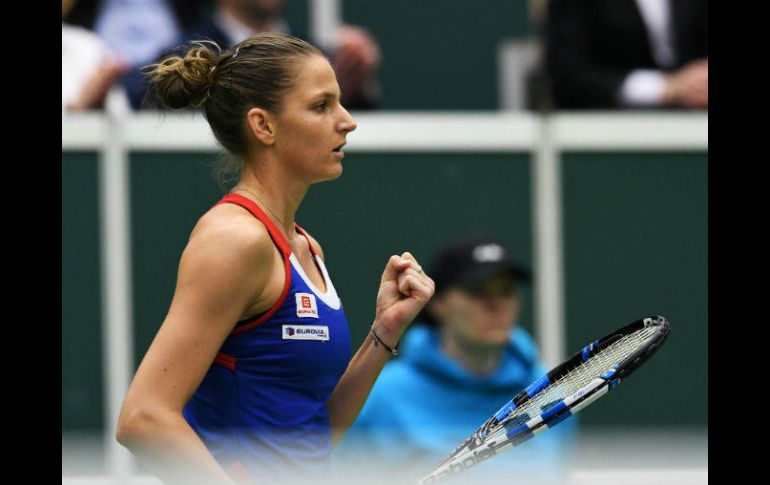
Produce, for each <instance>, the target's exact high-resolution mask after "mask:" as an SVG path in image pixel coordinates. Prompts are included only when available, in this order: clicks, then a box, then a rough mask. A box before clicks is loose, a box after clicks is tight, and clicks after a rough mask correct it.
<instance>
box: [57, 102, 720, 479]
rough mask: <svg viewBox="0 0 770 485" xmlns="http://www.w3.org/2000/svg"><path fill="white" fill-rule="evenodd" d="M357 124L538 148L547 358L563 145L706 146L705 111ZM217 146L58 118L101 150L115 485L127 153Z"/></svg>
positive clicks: (150, 125) (536, 227)
mask: <svg viewBox="0 0 770 485" xmlns="http://www.w3.org/2000/svg"><path fill="white" fill-rule="evenodd" d="M353 116H354V118H355V119H356V122H357V123H358V129H357V130H356V131H355V132H354V133H352V134H350V135H349V136H348V144H347V146H346V148H345V150H346V152H348V153H356V152H402V153H403V152H434V153H435V152H455V153H456V152H490V151H491V152H511V153H521V152H527V153H530V154H531V155H532V157H531V160H532V162H531V163H532V168H531V174H532V178H533V179H532V184H531V185H532V197H533V204H532V207H533V214H532V223H533V234H534V243H533V248H534V257H535V261H534V270H535V274H537V275H538V278H537V279H536V288H535V292H534V294H535V311H534V316H535V336H536V338H537V341H538V344H539V345H540V348H541V350H542V355H543V359H544V360H545V362H546V364H547V365H549V366H550V365H555V364H557V363H558V362H560V361H561V360H563V358H564V357H565V355H564V348H565V345H564V343H565V329H564V324H565V321H564V298H563V292H564V286H563V285H564V284H563V257H562V251H563V243H562V235H561V228H562V220H561V171H560V168H561V164H560V162H559V156H560V153H561V152H563V151H570V152H576V151H606V150H617V151H629V152H633V151H645V152H649V151H659V150H665V151H697V152H704V151H708V114H707V113H630V114H624V113H608V112H590V113H570V114H554V115H550V116H543V115H536V114H531V113H526V112H519V113H517V112H485V113H468V112H456V113H455V112H442V113H435V112H431V113H428V112H396V113H353ZM218 149H219V148H218V146H217V143H216V140H215V139H214V136H213V135H212V133H211V130H210V128H209V126H208V124H207V123H206V121H205V120H204V119H203V118H202V117H201V116H200V115H197V114H192V113H190V114H182V115H167V114H164V115H161V114H158V113H142V114H137V115H134V116H131V117H127V118H123V119H111V118H107V117H105V116H102V115H93V114H90V115H71V116H65V117H63V118H62V151H84V150H85V151H97V152H99V153H100V164H99V167H100V179H99V180H100V184H101V187H100V192H99V193H100V199H101V200H100V207H102V211H101V231H100V234H101V237H102V241H101V248H102V265H101V266H102V271H103V275H102V281H103V282H104V283H103V288H102V299H103V304H104V308H105V312H104V314H105V317H104V321H103V335H104V337H103V338H104V344H105V350H106V351H105V352H103V355H104V359H105V362H104V364H105V365H104V369H105V374H104V378H105V389H106V390H107V396H106V399H105V402H106V406H107V409H106V413H105V415H106V416H107V417H108V419H109V420H110V422H109V423H107V426H105V432H106V433H107V443H110V445H109V447H108V448H109V451H108V456H109V457H110V458H109V462H108V467H109V468H108V469H109V470H112V473H113V474H114V478H115V479H117V481H118V483H122V482H123V481H125V479H126V477H127V474H129V470H130V456H129V455H128V454H127V452H126V451H125V450H124V449H123V448H122V447H120V446H119V445H118V444H117V442H116V441H115V439H114V438H113V436H114V426H115V422H116V420H117V413H118V411H119V406H120V403H121V400H122V398H123V396H124V395H125V392H126V390H127V388H128V383H129V381H130V374H131V368H132V367H131V362H130V356H131V355H133V350H132V348H131V342H132V338H131V335H132V329H133V321H132V317H131V305H130V302H131V272H130V270H131V261H130V254H131V247H130V232H129V227H130V224H129V221H130V214H129V207H130V204H129V199H128V198H129V196H130V195H129V194H130V190H129V187H128V182H129V180H128V177H127V175H126V174H127V173H128V160H129V157H128V156H127V155H128V153H129V152H131V151H143V150H152V151H168V152H180V151H182V152H186V151H192V152H199V151H215V150H218Z"/></svg>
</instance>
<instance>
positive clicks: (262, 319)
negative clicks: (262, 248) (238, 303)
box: [230, 254, 291, 335]
mask: <svg viewBox="0 0 770 485" xmlns="http://www.w3.org/2000/svg"><path fill="white" fill-rule="evenodd" d="M283 267H284V270H285V274H286V280H285V283H284V285H283V292H282V293H281V296H280V297H279V298H278V301H276V302H275V303H274V304H273V306H271V307H270V310H268V312H267V313H265V314H264V315H262V316H261V317H259V318H258V319H256V320H254V321H253V322H251V323H247V324H246V325H242V326H240V327H236V328H234V329H233V331H232V332H230V335H235V334H238V333H241V332H245V331H246V330H250V329H252V328H254V327H256V326H257V325H261V324H263V323H265V322H266V321H268V320H269V319H270V317H272V316H273V315H275V312H277V311H278V309H279V308H281V305H283V302H284V301H285V300H286V297H287V296H288V295H289V288H290V287H291V262H290V261H289V255H288V254H284V255H283Z"/></svg>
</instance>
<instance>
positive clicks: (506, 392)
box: [335, 234, 576, 483]
mask: <svg viewBox="0 0 770 485" xmlns="http://www.w3.org/2000/svg"><path fill="white" fill-rule="evenodd" d="M428 274H430V275H431V277H432V278H433V280H434V281H435V283H436V292H435V294H434V297H433V298H432V299H431V301H430V302H429V303H428V306H427V307H426V309H425V310H424V311H423V313H422V314H421V315H419V316H418V317H417V318H416V319H415V324H414V325H413V328H411V329H410V330H409V331H408V332H407V334H406V335H405V336H404V338H403V339H402V340H403V341H402V342H401V344H400V346H399V352H400V353H399V357H397V358H396V359H395V360H393V361H391V362H390V363H388V364H387V365H386V366H385V368H384V369H383V371H382V373H381V374H380V378H379V379H378V380H377V382H376V383H375V385H374V388H373V389H372V391H371V393H370V395H369V398H368V400H367V401H366V404H365V405H364V407H363V409H362V411H361V413H360V415H359V417H358V419H357V420H356V421H355V423H354V424H353V426H352V427H351V429H350V431H349V432H348V435H347V436H346V437H345V439H344V440H343V441H342V443H341V444H340V446H339V447H338V448H337V450H336V451H335V468H336V469H337V472H338V473H340V474H341V475H343V476H347V474H348V473H350V477H354V476H356V473H357V472H358V471H360V470H359V468H360V467H361V466H364V467H367V469H370V470H393V471H394V473H395V474H397V476H395V477H394V479H395V480H396V483H402V482H403V483H408V482H411V483H414V482H416V481H417V480H419V479H420V478H422V476H424V475H425V474H427V473H429V472H430V471H431V470H432V469H433V467H434V466H435V465H436V464H438V463H439V462H440V461H441V460H442V459H443V458H445V457H446V455H448V454H449V453H450V452H451V451H452V450H453V449H454V448H455V446H457V445H458V444H459V443H460V442H461V441H463V440H465V439H466V438H468V436H470V435H471V433H473V432H474V431H476V429H477V428H478V427H479V426H481V425H482V424H483V423H484V422H485V421H486V420H487V419H488V418H489V417H490V416H491V415H492V414H493V413H495V412H496V411H498V409H500V408H501V407H502V406H503V405H504V404H506V403H507V402H508V401H509V400H510V399H511V398H513V396H514V395H515V394H517V393H518V392H519V391H521V390H522V389H524V388H525V387H527V386H528V385H529V384H531V383H532V382H534V381H535V380H537V379H538V378H540V377H541V376H543V375H545V374H546V373H547V372H548V370H549V369H548V368H546V367H545V366H544V365H543V363H542V362H541V361H540V359H539V357H538V351H537V346H536V344H535V342H534V340H533V338H532V336H531V335H530V334H529V332H527V331H526V330H525V329H524V328H522V327H521V326H519V314H520V311H521V305H522V302H521V299H520V292H519V286H520V284H521V283H523V282H526V281H528V280H529V279H530V273H529V271H528V270H527V269H525V268H523V267H521V266H519V265H518V264H516V263H515V262H514V261H513V260H512V259H511V256H510V254H509V252H508V250H507V248H506V246H505V244H504V243H503V242H501V241H499V240H497V239H496V238H491V237H486V236H483V235H475V234H467V235H464V236H462V237H460V238H458V239H456V240H454V241H450V242H449V243H448V244H446V245H445V246H444V247H443V248H442V249H441V250H440V251H439V252H438V254H437V255H436V257H435V258H434V259H433V262H432V264H431V267H430V269H429V271H428ZM575 430H576V420H575V418H571V419H569V420H566V421H564V422H562V423H560V424H559V425H558V426H556V427H554V428H553V429H551V430H548V431H547V432H545V433H543V434H542V435H539V436H538V437H537V438H535V439H533V440H530V441H528V442H526V443H524V444H522V445H520V446H517V447H516V448H514V449H513V450H510V451H508V452H505V454H504V455H503V456H500V457H496V458H493V459H490V460H488V461H485V462H484V463H482V464H479V465H478V466H477V467H473V468H470V469H468V470H467V471H465V472H464V473H463V479H464V481H462V483H476V482H475V481H474V480H478V483H497V482H504V483H562V482H563V480H564V479H565V477H566V471H567V470H566V469H567V463H566V461H567V459H568V453H569V451H570V445H571V444H572V441H573V439H574V435H575ZM380 462H381V463H380ZM378 465H382V466H381V467H378ZM388 476H389V477H390V475H388ZM399 479H401V481H399ZM526 480H536V481H535V482H530V481H526Z"/></svg>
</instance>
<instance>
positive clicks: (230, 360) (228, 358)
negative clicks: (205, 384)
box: [214, 352, 236, 371]
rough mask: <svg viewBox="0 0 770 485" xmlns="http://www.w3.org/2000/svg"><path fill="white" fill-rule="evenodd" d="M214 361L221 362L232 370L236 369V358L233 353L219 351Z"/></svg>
mask: <svg viewBox="0 0 770 485" xmlns="http://www.w3.org/2000/svg"><path fill="white" fill-rule="evenodd" d="M214 363H215V364H219V365H221V366H223V367H227V368H228V369H230V370H231V371H235V363H236V359H235V357H233V356H232V355H227V354H223V353H222V352H219V353H218V354H217V356H216V357H214Z"/></svg>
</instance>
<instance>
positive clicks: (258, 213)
mask: <svg viewBox="0 0 770 485" xmlns="http://www.w3.org/2000/svg"><path fill="white" fill-rule="evenodd" d="M225 202H229V203H231V204H237V205H240V206H241V207H243V208H245V209H246V210H248V211H249V212H251V213H252V215H254V217H256V218H257V219H259V220H260V221H261V222H262V224H264V225H265V227H266V228H267V232H268V233H269V234H270V238H271V239H272V240H273V242H274V243H275V245H276V246H278V248H279V249H280V250H281V252H282V253H283V268H284V275H285V280H284V284H283V292H281V296H280V297H279V298H278V301H276V302H275V303H273V306H271V307H270V310H268V311H267V313H264V314H262V316H261V317H259V318H257V319H256V320H254V321H253V322H250V323H247V324H245V325H242V326H240V327H236V328H234V329H233V331H232V332H230V335H235V334H238V333H241V332H245V331H246V330H251V329H252V328H254V327H256V326H257V325H261V324H262V323H265V322H266V321H267V320H269V319H270V317H272V316H273V315H275V312H277V311H278V309H279V308H281V305H283V302H284V300H286V296H288V294H289V288H291V262H290V261H289V256H291V248H290V247H289V243H287V242H286V239H284V237H283V234H281V231H279V230H278V228H277V227H275V224H273V221H271V220H270V218H269V217H267V214H265V213H264V212H263V211H262V209H261V208H260V207H259V206H258V205H257V204H256V203H255V202H254V201H253V200H251V199H249V198H247V197H244V196H242V195H238V194H227V195H225V196H224V197H222V199H220V200H219V202H217V203H216V204H214V205H215V206H216V205H219V204H223V203H225ZM238 323H240V322H238Z"/></svg>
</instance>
